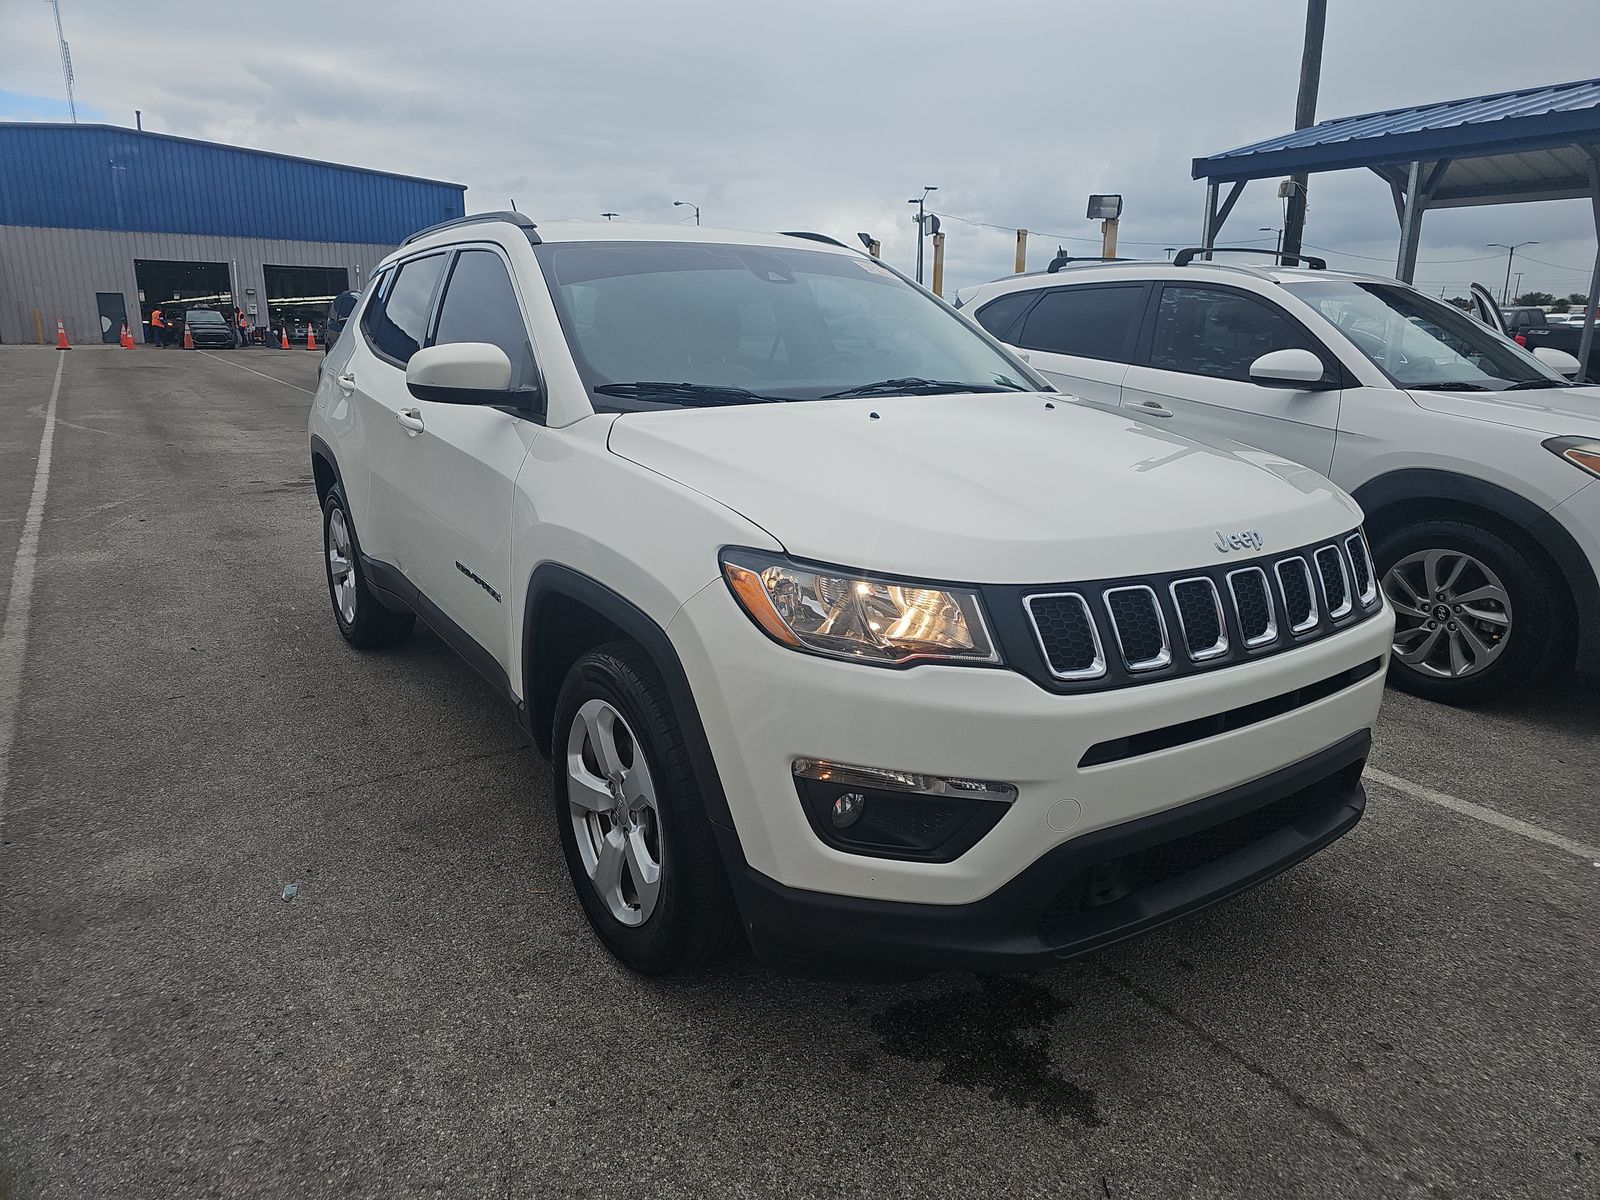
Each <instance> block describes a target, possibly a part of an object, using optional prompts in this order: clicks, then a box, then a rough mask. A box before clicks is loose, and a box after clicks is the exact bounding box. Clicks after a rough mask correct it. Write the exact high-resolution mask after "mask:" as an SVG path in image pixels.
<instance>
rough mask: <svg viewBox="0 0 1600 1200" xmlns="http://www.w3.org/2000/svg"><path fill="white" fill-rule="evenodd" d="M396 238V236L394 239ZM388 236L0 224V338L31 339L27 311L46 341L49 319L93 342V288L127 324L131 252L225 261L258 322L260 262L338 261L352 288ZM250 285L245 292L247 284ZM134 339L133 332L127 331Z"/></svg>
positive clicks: (262, 297)
mask: <svg viewBox="0 0 1600 1200" xmlns="http://www.w3.org/2000/svg"><path fill="white" fill-rule="evenodd" d="M398 240H399V239H396V241H398ZM394 246H395V243H394V242H387V243H376V244H374V243H366V244H357V243H349V242H309V241H290V240H282V239H262V238H227V237H202V236H197V235H192V234H161V233H113V232H109V231H105V230H92V229H28V228H20V227H17V226H5V225H0V342H5V343H11V344H15V343H18V342H32V341H33V340H34V317H33V312H34V309H35V308H37V309H38V310H39V316H40V323H41V325H42V326H43V327H44V331H45V340H46V341H49V342H54V340H55V329H56V320H57V319H58V318H59V319H60V320H61V321H63V322H65V324H66V328H67V336H68V337H70V338H71V339H72V341H73V343H74V344H75V345H94V344H97V343H99V341H100V321H99V310H98V308H97V307H96V303H95V293H96V292H120V293H121V294H122V296H123V302H124V304H125V305H126V306H127V310H128V319H129V322H130V324H132V323H133V322H137V321H138V320H139V312H140V307H139V285H138V281H137V280H136V278H135V276H134V268H133V262H134V259H136V258H160V259H175V260H179V261H183V262H221V263H227V264H228V269H229V273H230V274H231V275H232V277H233V288H234V295H235V297H236V298H237V300H238V303H239V304H240V305H241V306H243V307H246V308H248V306H249V304H250V303H252V302H254V303H255V304H256V305H257V306H258V309H259V314H258V323H259V324H263V325H264V324H265V323H266V294H267V293H266V277H265V275H264V274H263V273H262V267H263V266H265V265H266V264H267V263H274V264H281V265H284V266H296V267H344V268H346V269H347V270H349V272H350V285H351V286H352V287H355V288H359V287H360V286H361V285H362V284H363V283H365V282H366V279H367V277H368V276H369V275H370V274H371V272H372V268H373V267H374V266H376V265H377V264H378V261H379V260H380V259H381V258H383V256H384V255H386V254H388V253H389V252H390V251H391V250H393V249H394ZM250 288H254V289H255V295H254V296H251V295H250V294H249V292H248V289H250ZM133 335H134V340H136V341H137V340H140V338H141V333H140V330H139V329H137V328H134V329H133Z"/></svg>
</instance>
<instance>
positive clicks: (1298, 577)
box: [1272, 554, 1317, 636]
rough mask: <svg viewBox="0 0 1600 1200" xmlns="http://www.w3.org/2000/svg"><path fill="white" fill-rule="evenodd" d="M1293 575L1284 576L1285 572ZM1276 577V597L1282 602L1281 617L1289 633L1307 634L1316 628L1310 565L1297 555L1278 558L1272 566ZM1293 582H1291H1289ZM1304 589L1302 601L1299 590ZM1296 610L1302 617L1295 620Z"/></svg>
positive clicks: (1315, 595)
mask: <svg viewBox="0 0 1600 1200" xmlns="http://www.w3.org/2000/svg"><path fill="white" fill-rule="evenodd" d="M1286 570H1287V571H1290V572H1293V574H1285V571H1286ZM1272 572H1273V574H1274V575H1276V576H1277V577H1278V595H1279V596H1280V597H1281V598H1282V600H1283V615H1284V616H1285V617H1287V618H1288V620H1289V632H1290V633H1292V634H1295V635H1296V636H1298V635H1300V634H1302V633H1309V632H1310V631H1311V630H1313V629H1315V628H1316V627H1317V585H1316V583H1315V581H1314V580H1313V579H1312V578H1311V564H1310V563H1308V562H1306V560H1305V559H1304V558H1303V557H1302V556H1301V555H1298V554H1291V555H1290V556H1289V557H1288V558H1280V559H1279V560H1278V561H1277V562H1275V563H1273V564H1272ZM1291 581H1293V582H1291ZM1301 588H1304V589H1305V596H1304V599H1303V600H1302V597H1301V594H1300V589H1301ZM1296 610H1302V611H1303V613H1304V615H1303V616H1301V617H1299V618H1296V616H1295V613H1296Z"/></svg>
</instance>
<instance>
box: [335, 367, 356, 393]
mask: <svg viewBox="0 0 1600 1200" xmlns="http://www.w3.org/2000/svg"><path fill="white" fill-rule="evenodd" d="M334 382H335V383H337V384H338V385H339V390H340V391H341V392H343V393H344V394H345V395H346V396H348V395H349V394H350V393H351V392H353V391H355V390H356V377H355V376H354V375H352V374H351V373H350V372H349V371H346V372H345V373H344V374H343V375H340V376H337V377H336V378H335V379H334Z"/></svg>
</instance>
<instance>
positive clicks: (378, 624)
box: [322, 484, 416, 650]
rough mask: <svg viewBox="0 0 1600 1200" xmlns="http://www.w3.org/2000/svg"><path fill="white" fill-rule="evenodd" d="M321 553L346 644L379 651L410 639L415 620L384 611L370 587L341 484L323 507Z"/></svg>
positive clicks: (329, 592)
mask: <svg viewBox="0 0 1600 1200" xmlns="http://www.w3.org/2000/svg"><path fill="white" fill-rule="evenodd" d="M322 551H323V554H322V558H323V565H324V566H325V567H326V568H327V573H328V598H329V599H330V600H332V601H333V619H334V620H335V621H337V622H338V623H339V632H340V633H341V634H343V635H344V640H345V641H347V642H349V643H350V644H351V645H352V646H355V647H356V648H357V649H359V650H378V649H382V648H383V647H385V646H393V645H394V644H395V643H397V642H403V641H405V639H406V638H408V637H409V636H411V628H412V626H413V625H414V624H415V623H416V617H415V616H414V615H413V614H411V613H408V612H407V613H399V612H394V611H392V610H390V609H388V608H385V607H384V605H383V603H382V601H380V600H379V599H378V598H377V597H376V596H374V595H373V594H372V589H371V588H370V587H368V586H367V576H366V571H365V570H364V569H363V567H362V566H361V543H360V542H358V541H357V540H356V526H355V522H354V521H353V520H352V519H351V517H350V509H349V507H348V506H347V505H346V504H345V499H344V493H343V492H342V491H341V490H340V488H339V485H338V484H335V485H334V486H333V487H331V488H329V489H328V498H327V499H326V500H325V501H324V502H323V505H322Z"/></svg>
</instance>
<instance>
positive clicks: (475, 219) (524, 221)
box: [400, 212, 540, 246]
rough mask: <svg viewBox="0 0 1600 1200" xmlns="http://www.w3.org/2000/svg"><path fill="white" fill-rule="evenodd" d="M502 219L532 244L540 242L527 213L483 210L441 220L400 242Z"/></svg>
mask: <svg viewBox="0 0 1600 1200" xmlns="http://www.w3.org/2000/svg"><path fill="white" fill-rule="evenodd" d="M500 221H507V222H509V223H510V224H512V225H515V226H516V227H517V228H518V229H520V230H522V232H523V233H525V234H527V235H528V241H529V242H530V243H531V244H533V245H535V246H537V245H539V244H540V238H539V235H538V233H536V232H535V230H537V228H538V226H536V225H535V224H534V223H533V219H532V218H531V217H529V216H527V214H525V213H519V212H481V213H472V214H471V215H470V216H465V217H452V218H451V219H450V220H448V221H440V222H439V223H438V224H437V225H429V226H428V227H427V228H426V229H419V230H417V231H416V232H415V233H413V234H412V235H411V236H410V237H408V238H407V239H406V240H405V241H403V242H401V243H400V244H401V245H402V246H409V245H411V243H412V242H414V241H416V240H417V239H418V238H425V237H427V236H428V235H429V234H430V233H438V232H439V231H440V230H442V229H455V228H457V227H458V226H461V225H489V224H493V223H496V222H500Z"/></svg>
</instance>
